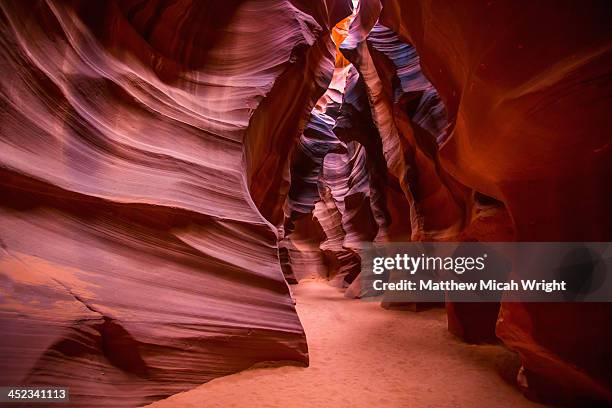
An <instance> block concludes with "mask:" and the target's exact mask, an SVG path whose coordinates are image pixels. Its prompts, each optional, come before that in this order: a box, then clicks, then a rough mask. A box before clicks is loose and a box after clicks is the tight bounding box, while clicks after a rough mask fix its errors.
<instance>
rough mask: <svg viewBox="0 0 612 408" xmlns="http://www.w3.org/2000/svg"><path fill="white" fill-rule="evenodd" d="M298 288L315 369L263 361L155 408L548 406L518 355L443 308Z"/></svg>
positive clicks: (312, 285)
mask: <svg viewBox="0 0 612 408" xmlns="http://www.w3.org/2000/svg"><path fill="white" fill-rule="evenodd" d="M292 290H293V292H294V295H295V297H296V302H297V310H298V313H299V316H300V319H301V321H302V324H303V325H304V328H305V330H306V336H307V339H308V347H309V350H310V367H302V366H295V365H288V366H274V365H269V364H261V365H258V366H255V367H253V368H251V369H249V370H246V371H242V372H239V373H236V374H234V375H229V376H226V377H222V378H217V379H215V380H213V381H210V382H208V383H206V384H203V385H201V386H199V387H197V388H195V389H193V390H190V391H187V392H183V393H180V394H176V395H173V396H172V397H170V398H167V399H165V400H162V401H158V402H156V403H154V404H151V405H149V407H155V408H170V407H172V408H191V407H198V408H199V407H206V408H208V407H373V406H375V407H415V408H421V407H541V405H538V404H535V403H532V402H530V401H528V400H526V399H525V398H524V397H523V396H522V395H521V393H520V392H519V390H518V389H517V388H516V387H515V386H514V376H515V373H516V370H517V368H518V364H519V363H518V361H517V357H516V356H515V355H514V354H513V353H512V352H510V351H508V350H507V349H505V348H503V347H502V346H494V345H484V346H475V345H467V344H464V343H462V342H461V341H459V340H458V339H456V338H454V337H453V336H452V335H451V334H450V333H448V331H447V330H446V317H445V314H444V311H443V310H442V309H434V310H428V311H424V312H419V313H414V312H409V311H390V310H385V309H383V308H381V307H380V306H379V304H378V303H371V302H364V301H360V300H350V299H346V298H344V297H343V296H342V293H341V292H340V291H339V289H336V288H333V287H331V286H329V285H327V284H326V283H324V282H316V281H305V282H301V283H300V284H299V285H296V286H292Z"/></svg>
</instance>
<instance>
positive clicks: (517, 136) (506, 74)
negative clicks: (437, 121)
mask: <svg viewBox="0 0 612 408" xmlns="http://www.w3.org/2000/svg"><path fill="white" fill-rule="evenodd" d="M383 4H384V7H383V9H382V14H381V20H380V21H381V23H382V24H385V25H387V26H388V27H390V28H391V29H393V30H394V31H395V32H397V33H398V35H399V36H400V37H401V38H402V39H403V40H404V41H406V42H409V43H411V44H414V46H415V47H416V50H417V51H418V53H419V55H420V58H421V65H422V67H423V71H424V72H425V74H426V75H427V76H428V78H429V79H430V80H431V82H432V83H433V84H434V86H435V87H436V88H437V89H438V91H439V92H440V95H441V96H442V98H443V100H444V102H445V105H446V108H447V111H448V116H449V125H450V132H451V133H450V136H449V138H448V140H447V141H446V142H445V143H444V144H443V145H442V146H441V147H440V149H439V155H438V156H439V160H440V164H441V166H442V167H443V168H444V170H445V171H446V172H448V174H450V175H451V176H452V177H453V178H455V179H456V180H458V181H459V182H460V183H461V184H463V185H465V186H468V187H469V188H471V189H473V190H476V191H478V192H480V193H484V194H485V195H487V196H490V197H494V198H496V199H497V200H499V201H500V202H502V203H503V204H505V206H506V208H507V209H508V212H509V214H510V216H511V218H512V220H513V223H514V227H515V229H516V239H518V240H521V241H610V239H611V238H612V235H611V233H612V217H611V216H610V213H609V209H610V208H611V204H612V201H611V200H612V194H611V192H610V187H609V184H610V183H609V180H610V176H611V175H612V167H611V166H610V159H611V158H612V157H611V156H612V155H611V149H610V137H609V129H610V127H611V126H612V121H611V120H612V118H611V117H610V115H609V111H610V104H609V101H607V98H609V95H610V94H611V93H612V82H611V81H610V80H609V77H608V76H609V72H610V68H611V65H612V43H611V42H610V38H612V36H611V35H612V24H611V21H610V10H609V4H607V3H606V2H590V3H588V5H587V4H578V3H575V2H561V3H559V2H554V3H553V2H538V3H537V4H534V3H524V4H522V5H518V4H516V3H515V2H513V3H511V2H488V3H485V2H483V3H477V2H474V3H471V4H459V3H454V2H446V3H444V2H433V3H427V4H426V2H419V1H415V2H400V1H394V0H389V1H384V2H383ZM611 318H612V310H611V309H610V307H609V306H608V305H599V304H572V305H569V304H547V305H541V304H517V303H504V304H502V307H501V313H500V318H499V320H498V323H497V334H498V336H499V337H500V338H501V339H502V340H503V341H504V342H505V343H506V344H507V345H508V346H509V347H511V348H513V349H515V350H517V351H518V352H519V353H520V355H521V357H522V360H523V365H524V372H523V373H522V375H521V377H522V383H523V385H524V386H526V387H527V389H528V392H529V393H530V394H531V395H533V396H535V397H540V398H544V399H548V400H551V399H552V400H557V401H563V402H565V403H569V402H571V401H575V402H576V401H577V402H580V403H587V402H588V401H591V399H595V400H600V401H601V400H608V401H610V400H612V391H611V389H612V382H611V380H612V379H611V378H610V375H609V370H607V369H606V368H605V367H607V366H609V361H607V360H606V359H605V358H602V356H604V355H609V351H607V349H608V348H609V344H611V340H612V332H611V331H610V329H609V328H610V325H609V323H608V324H606V323H604V322H610V320H611ZM577 333H580V334H579V335H578V334H577ZM606 371H607V372H606ZM591 402H592V401H591Z"/></svg>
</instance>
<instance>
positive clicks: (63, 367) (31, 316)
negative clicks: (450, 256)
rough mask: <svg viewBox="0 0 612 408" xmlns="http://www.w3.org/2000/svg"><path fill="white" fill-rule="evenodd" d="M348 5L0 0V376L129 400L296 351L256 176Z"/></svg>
mask: <svg viewBox="0 0 612 408" xmlns="http://www.w3.org/2000/svg"><path fill="white" fill-rule="evenodd" d="M349 6H350V5H349V4H347V3H346V2H342V1H331V0H330V1H327V2H325V1H316V2H312V1H303V2H299V1H282V0H266V1H238V0H230V1H210V2H206V3H205V4H203V3H201V2H196V1H191V0H180V1H176V2H162V1H147V2H141V1H121V2H115V1H109V2H89V1H87V2H85V1H83V2H80V1H53V0H48V1H3V2H2V3H1V5H0V7H1V8H0V10H1V12H0V18H2V21H3V24H2V26H1V30H2V35H1V38H0V59H1V61H2V64H1V65H2V75H3V78H2V86H1V88H0V92H1V101H2V104H1V109H0V121H1V123H2V127H1V137H0V172H1V176H0V183H1V185H2V186H1V189H2V194H1V197H2V198H1V199H0V218H1V221H0V237H1V239H2V241H1V249H0V253H1V257H0V265H1V269H2V275H1V277H2V285H1V286H0V288H1V292H0V293H2V296H1V298H2V301H1V303H0V310H1V311H0V320H1V323H0V325H1V327H2V332H3V335H2V336H1V337H2V338H1V339H0V357H1V358H0V383H2V384H19V385H31V384H51V385H57V384H58V383H61V384H62V385H65V386H69V387H70V388H71V399H72V402H73V404H76V405H79V406H92V407H93V406H113V407H117V406H137V405H142V404H144V403H146V402H149V401H151V400H154V399H157V398H160V397H163V396H167V395H170V394H173V393H176V392H179V391H182V390H185V389H187V388H190V387H193V386H195V385H197V384H201V383H202V382H205V381H207V380H210V379H212V378H214V377H218V376H221V375H224V374H228V373H231V372H234V371H237V370H240V369H244V368H246V367H248V366H249V365H251V364H253V363H254V362H256V361H261V360H298V361H302V362H307V361H308V356H307V347H306V342H305V338H304V332H303V329H302V327H301V324H300V322H299V319H298V317H297V315H296V313H295V309H294V306H293V301H292V299H291V297H290V294H289V290H288V287H287V285H286V283H285V280H284V279H283V275H282V273H281V269H280V266H279V263H278V250H277V237H276V231H275V229H274V228H273V226H272V225H271V224H270V223H269V222H268V221H267V220H266V219H265V218H264V216H262V213H263V215H265V216H268V217H269V218H270V219H271V220H272V219H273V218H274V216H273V214H274V211H278V210H279V209H280V206H279V207H278V208H267V207H266V206H265V205H262V203H267V202H268V201H266V200H267V199H266V194H268V193H266V191H265V189H263V187H262V186H263V185H264V184H266V183H265V181H266V180H265V178H266V177H270V178H271V179H272V180H269V181H273V182H274V183H278V182H281V181H282V174H279V173H276V171H277V170H278V169H279V168H282V167H283V166H284V164H283V160H286V157H287V154H288V152H289V150H290V146H291V143H292V140H294V141H295V140H296V138H297V137H298V135H299V123H300V121H303V120H305V118H306V115H307V113H308V111H309V110H310V107H311V106H312V105H314V102H315V101H316V100H317V98H318V97H319V96H320V94H322V93H323V91H324V89H325V88H326V87H327V82H329V80H330V79H331V73H332V70H333V66H334V60H335V54H334V48H335V46H334V43H333V42H332V40H331V28H332V27H333V26H334V24H335V23H336V22H338V21H340V20H341V19H343V18H344V17H346V16H347V15H348V14H350V7H349ZM281 86H282V87H281ZM288 102H290V103H288ZM275 110H277V111H276V112H274V111H275ZM272 112H274V114H273V113H272ZM281 142H282V143H281ZM269 146H273V147H274V148H272V149H270V148H269ZM275 163H276V164H275ZM270 172H272V173H270ZM249 188H250V190H249ZM274 194H278V191H276V190H274ZM251 197H253V199H252V198H251ZM257 205H260V208H258V207H257ZM260 211H261V212H260ZM102 396H104V398H100V397H102Z"/></svg>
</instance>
